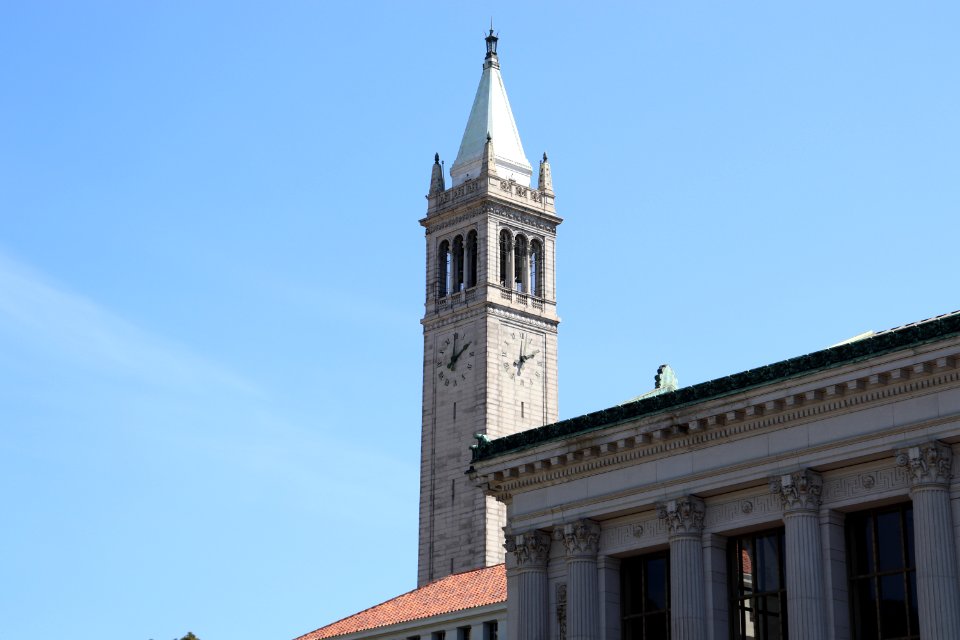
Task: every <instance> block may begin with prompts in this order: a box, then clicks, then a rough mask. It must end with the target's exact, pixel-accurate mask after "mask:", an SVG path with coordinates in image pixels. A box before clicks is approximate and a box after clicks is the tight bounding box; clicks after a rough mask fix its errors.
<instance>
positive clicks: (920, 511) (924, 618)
mask: <svg viewBox="0 0 960 640" xmlns="http://www.w3.org/2000/svg"><path fill="white" fill-rule="evenodd" d="M897 464H899V465H901V466H903V467H906V469H907V471H908V472H909V473H910V484H911V486H910V496H911V497H912V498H913V530H914V534H913V536H914V546H915V549H914V552H915V555H916V559H917V604H918V606H919V609H920V637H922V638H923V640H946V639H947V638H960V586H958V583H957V556H956V549H955V547H954V541H953V519H952V517H951V513H950V478H951V477H952V475H951V470H952V466H953V451H952V450H951V449H950V447H949V446H947V445H945V444H943V443H941V442H937V441H934V442H928V443H925V444H922V445H917V446H914V447H908V448H906V449H901V450H900V451H898V452H897Z"/></svg>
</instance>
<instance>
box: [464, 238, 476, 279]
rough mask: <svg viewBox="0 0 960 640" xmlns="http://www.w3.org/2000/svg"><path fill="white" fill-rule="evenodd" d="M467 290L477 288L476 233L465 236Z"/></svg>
mask: <svg viewBox="0 0 960 640" xmlns="http://www.w3.org/2000/svg"><path fill="white" fill-rule="evenodd" d="M466 268H467V274H466V278H467V288H468V289H469V288H470V287H475V286H477V232H476V231H471V232H470V233H468V234H467V257H466Z"/></svg>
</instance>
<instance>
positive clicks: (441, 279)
mask: <svg viewBox="0 0 960 640" xmlns="http://www.w3.org/2000/svg"><path fill="white" fill-rule="evenodd" d="M450 258H451V256H450V243H449V242H448V241H446V240H444V241H443V242H441V243H440V247H439V248H438V249H437V297H438V298H444V297H446V295H447V293H449V291H450V268H451V266H452V265H451V264H450Z"/></svg>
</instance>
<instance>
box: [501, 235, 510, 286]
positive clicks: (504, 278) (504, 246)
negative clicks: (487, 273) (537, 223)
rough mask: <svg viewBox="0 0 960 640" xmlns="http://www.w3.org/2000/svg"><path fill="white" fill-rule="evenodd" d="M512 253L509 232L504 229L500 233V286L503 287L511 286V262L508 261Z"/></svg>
mask: <svg viewBox="0 0 960 640" xmlns="http://www.w3.org/2000/svg"><path fill="white" fill-rule="evenodd" d="M512 253H513V239H512V238H511V237H510V232H509V231H507V230H506V229H504V230H502V231H501V232H500V285H501V286H503V287H510V288H511V289H512V288H513V287H512V286H511V284H510V283H511V280H512V277H511V275H512V274H511V273H510V271H511V270H512V269H513V261H512V260H511V259H510V258H511V256H512Z"/></svg>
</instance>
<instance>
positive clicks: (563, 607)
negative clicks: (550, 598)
mask: <svg viewBox="0 0 960 640" xmlns="http://www.w3.org/2000/svg"><path fill="white" fill-rule="evenodd" d="M557 630H558V631H559V635H560V640H567V583H566V582H558V583H557Z"/></svg>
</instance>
